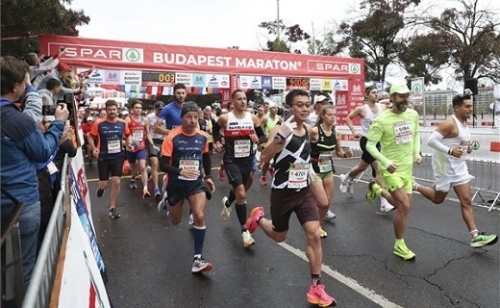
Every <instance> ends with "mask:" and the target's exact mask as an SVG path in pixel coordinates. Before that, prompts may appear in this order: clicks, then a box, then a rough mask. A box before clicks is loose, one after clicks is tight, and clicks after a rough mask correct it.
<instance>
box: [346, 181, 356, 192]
mask: <svg viewBox="0 0 500 308" xmlns="http://www.w3.org/2000/svg"><path fill="white" fill-rule="evenodd" d="M347 191H348V192H349V194H351V195H354V187H353V186H352V181H349V182H348V184H347Z"/></svg>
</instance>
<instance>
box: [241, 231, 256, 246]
mask: <svg viewBox="0 0 500 308" xmlns="http://www.w3.org/2000/svg"><path fill="white" fill-rule="evenodd" d="M241 238H242V239H243V247H245V248H248V247H250V246H252V245H253V244H255V240H254V239H253V237H252V235H251V234H250V232H248V230H247V231H243V232H241Z"/></svg>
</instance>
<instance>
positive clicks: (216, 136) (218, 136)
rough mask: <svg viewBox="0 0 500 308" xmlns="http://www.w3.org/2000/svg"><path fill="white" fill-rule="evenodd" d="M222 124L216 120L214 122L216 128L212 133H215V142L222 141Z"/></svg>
mask: <svg viewBox="0 0 500 308" xmlns="http://www.w3.org/2000/svg"><path fill="white" fill-rule="evenodd" d="M220 129H221V127H220V125H219V123H218V122H217V121H215V123H214V129H213V132H212V135H213V138H214V143H215V142H217V141H220V138H221V136H220Z"/></svg>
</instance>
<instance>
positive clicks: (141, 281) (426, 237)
mask: <svg viewBox="0 0 500 308" xmlns="http://www.w3.org/2000/svg"><path fill="white" fill-rule="evenodd" d="M213 161H214V164H215V163H216V162H218V161H219V160H218V159H214V160H213ZM347 165H349V164H345V165H344V164H342V163H340V162H339V163H337V164H336V168H337V172H338V173H341V172H345V171H346V170H347V169H348V166H347ZM96 174H97V171H96V167H95V165H94V167H87V178H88V179H89V187H90V189H91V191H92V194H91V200H92V211H93V219H94V225H95V227H96V234H97V236H98V241H99V245H100V247H101V250H102V253H103V257H104V261H105V263H106V266H107V271H108V275H109V281H108V283H107V290H108V294H109V296H110V299H111V300H112V303H113V304H114V307H120V308H121V307H161V308H164V307H165V308H166V307H176V308H177V307H181V308H183V307H186V308H191V307H210V308H211V307H312V306H311V305H309V304H308V303H307V301H306V292H307V290H308V283H309V279H310V277H309V267H308V264H307V261H306V260H307V259H306V258H305V254H304V248H305V238H304V235H303V232H302V229H301V228H300V225H299V224H298V222H297V219H296V218H295V216H292V219H291V226H290V230H289V235H288V238H287V240H286V242H285V243H283V244H276V243H275V242H273V241H272V240H271V239H269V238H267V237H266V236H265V235H264V233H263V232H262V231H261V230H258V231H257V232H256V234H255V235H254V238H255V240H256V242H257V244H256V245H254V246H252V247H250V248H249V249H244V248H243V245H242V241H241V236H240V232H239V226H238V222H237V218H236V215H235V212H234V210H233V215H232V216H231V219H230V221H228V222H226V223H224V222H222V221H221V219H220V210H221V202H220V200H221V199H222V197H223V196H224V195H226V194H227V193H228V191H229V188H230V187H229V185H228V183H227V182H222V183H220V182H219V181H218V180H217V179H216V176H215V175H216V172H215V171H214V177H215V182H216V187H217V191H216V192H215V193H214V195H213V198H212V200H211V201H210V202H209V204H208V206H207V210H206V221H207V235H206V238H205V248H204V253H203V255H204V257H205V259H206V260H207V261H208V262H211V263H212V264H213V269H212V271H210V272H208V273H205V274H203V275H192V274H191V265H192V258H193V239H192V235H191V231H190V230H191V227H190V226H189V225H188V224H187V218H188V207H187V204H185V206H184V212H185V215H184V217H183V221H182V222H181V224H179V225H177V226H173V225H172V224H171V223H170V222H169V221H168V219H167V218H166V217H165V216H164V215H160V214H158V213H157V211H156V203H155V202H154V201H153V200H146V201H145V200H143V199H141V197H140V192H141V191H140V189H138V190H131V189H130V188H129V187H128V181H129V179H127V178H124V179H122V184H121V194H120V202H119V211H120V213H121V215H122V216H121V218H120V219H118V220H113V219H111V218H109V217H108V215H107V205H108V202H109V199H108V198H109V192H107V194H105V195H104V197H102V198H101V199H98V198H97V197H96V196H95V189H96V188H97V182H96V180H95V178H96ZM257 175H258V176H260V174H259V173H257ZM476 176H477V175H476ZM337 184H338V181H337ZM337 184H336V185H335V186H336V189H335V196H334V200H333V205H332V207H331V208H332V210H333V211H334V212H335V214H336V215H337V218H336V219H335V220H334V221H333V222H332V223H326V224H325V230H326V231H327V232H328V237H327V238H326V239H323V240H322V243H323V259H324V260H323V262H324V267H323V272H322V280H323V283H324V284H325V285H326V290H327V291H328V292H329V293H330V294H331V295H332V296H334V297H335V298H336V299H337V302H338V307H346V308H347V307H353V308H371V307H407V308H416V307H419V308H420V307H429V308H430V307H432V308H434V307H436V308H445V307H463V308H465V307H481V308H498V307H500V278H499V277H500V275H499V274H500V264H499V247H500V245H499V244H496V245H495V246H489V247H486V248H479V249H473V248H471V247H469V237H468V231H467V229H466V227H465V224H464V222H463V220H462V218H461V215H460V209H459V205H458V204H457V203H456V202H453V201H445V202H444V203H443V204H441V205H433V204H431V203H430V202H428V201H427V200H425V199H424V198H423V197H422V196H420V195H415V197H414V199H413V207H412V211H411V213H410V216H409V220H408V228H407V232H406V236H405V240H406V243H407V245H408V246H409V247H410V248H411V249H412V250H413V251H414V252H415V253H416V254H417V258H416V260H415V261H414V262H407V261H402V260H401V259H399V258H398V257H396V256H394V255H393V254H392V246H393V243H394V233H393V225H392V216H393V213H388V214H382V213H379V212H378V205H377V206H375V205H372V206H371V205H368V204H367V203H366V202H365V200H364V194H365V191H366V188H367V185H366V183H363V182H359V183H357V184H355V187H354V189H355V193H354V195H353V196H351V195H343V194H341V193H340V191H339V190H338V185H337ZM269 190H270V189H269V187H263V186H261V185H260V184H259V183H258V181H256V182H254V185H253V186H252V188H251V189H250V191H249V194H248V195H249V197H248V204H249V207H250V208H251V207H253V206H254V205H263V206H264V207H265V208H266V209H268V208H269ZM475 216H476V221H477V225H478V227H479V229H480V231H486V232H488V233H497V234H498V233H500V231H499V229H500V212H499V211H491V212H487V210H486V209H484V208H481V207H476V208H475Z"/></svg>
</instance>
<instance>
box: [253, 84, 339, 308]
mask: <svg viewBox="0 0 500 308" xmlns="http://www.w3.org/2000/svg"><path fill="white" fill-rule="evenodd" d="M285 101H286V104H287V106H288V107H290V108H291V109H292V110H293V116H290V117H289V118H288V119H287V120H286V121H285V122H283V123H282V124H281V125H277V126H276V127H275V128H274V129H273V130H272V131H271V133H270V134H269V137H268V140H272V141H270V142H269V145H268V146H267V147H266V148H265V149H264V151H263V152H262V155H261V158H262V160H263V161H267V162H269V161H270V160H271V158H273V157H274V162H275V174H274V178H273V181H272V184H271V220H269V219H267V218H265V217H264V208H262V207H256V208H254V209H253V210H252V212H251V214H250V218H249V219H248V221H247V224H246V226H247V229H248V231H249V232H250V233H252V234H253V233H254V232H255V231H256V230H257V227H258V226H260V227H261V228H262V230H263V231H264V233H265V234H266V235H267V236H269V237H270V238H272V239H273V240H275V241H276V242H283V241H284V240H285V239H286V237H287V233H288V228H289V220H290V215H291V214H292V213H293V212H295V214H296V215H297V218H298V220H299V222H300V224H301V225H302V229H303V230H304V233H305V235H306V240H307V247H306V251H307V257H308V259H309V267H310V271H311V281H310V284H309V291H308V292H307V301H308V302H309V303H311V304H314V305H319V306H321V307H327V306H330V305H332V304H334V305H335V304H336V301H335V299H334V298H333V297H331V296H330V295H328V294H327V293H326V292H325V286H324V285H323V284H322V282H321V276H320V274H321V263H322V259H323V252H322V248H321V240H320V238H319V218H318V208H317V206H316V203H317V202H316V198H315V196H314V194H313V192H312V190H311V189H310V186H309V182H310V179H309V178H310V177H311V176H308V173H310V158H311V156H310V153H311V145H310V143H309V132H308V126H306V125H305V124H304V123H305V121H306V120H307V118H308V116H309V113H310V109H309V108H310V102H309V94H308V93H307V92H306V91H304V90H292V91H290V92H289V93H288V94H287V96H286V98H285ZM312 173H314V172H312Z"/></svg>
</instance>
